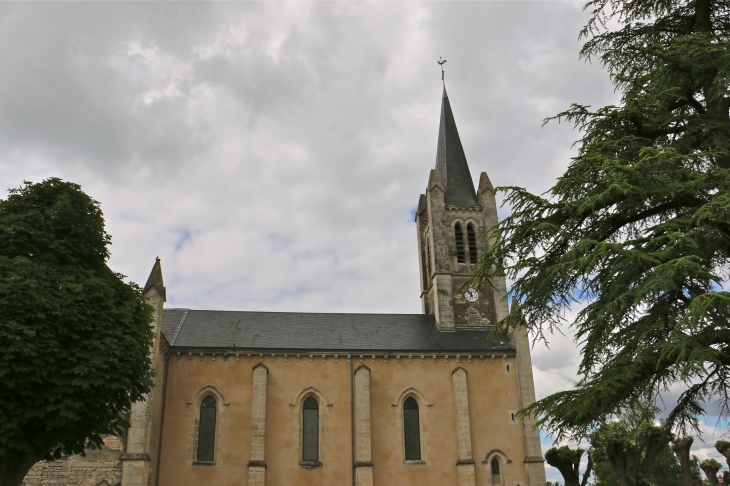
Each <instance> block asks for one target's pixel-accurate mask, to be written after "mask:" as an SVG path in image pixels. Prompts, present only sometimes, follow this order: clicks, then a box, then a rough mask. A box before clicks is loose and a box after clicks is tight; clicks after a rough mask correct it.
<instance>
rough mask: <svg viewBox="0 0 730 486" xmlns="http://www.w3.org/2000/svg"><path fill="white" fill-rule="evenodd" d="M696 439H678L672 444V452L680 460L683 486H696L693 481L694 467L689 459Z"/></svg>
mask: <svg viewBox="0 0 730 486" xmlns="http://www.w3.org/2000/svg"><path fill="white" fill-rule="evenodd" d="M692 442H694V438H692V437H685V438H683V439H677V440H675V441H674V444H672V450H673V451H674V453H675V454H676V455H677V459H679V467H680V468H681V469H682V486H694V481H693V479H692V466H691V461H690V458H689V450H690V448H691V447H692Z"/></svg>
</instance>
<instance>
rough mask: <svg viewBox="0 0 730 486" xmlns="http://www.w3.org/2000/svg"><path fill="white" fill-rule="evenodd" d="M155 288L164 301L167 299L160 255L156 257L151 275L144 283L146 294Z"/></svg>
mask: <svg viewBox="0 0 730 486" xmlns="http://www.w3.org/2000/svg"><path fill="white" fill-rule="evenodd" d="M151 289H155V290H156V291H157V293H158V294H160V297H162V300H163V301H167V295H166V292H165V284H164V283H163V282H162V265H160V257H157V258H156V259H155V264H154V265H153V266H152V271H151V272H150V276H149V277H148V278H147V283H146V284H144V290H143V291H142V292H143V293H144V294H146V293H147V291H149V290H151Z"/></svg>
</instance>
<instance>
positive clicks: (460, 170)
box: [436, 87, 479, 207]
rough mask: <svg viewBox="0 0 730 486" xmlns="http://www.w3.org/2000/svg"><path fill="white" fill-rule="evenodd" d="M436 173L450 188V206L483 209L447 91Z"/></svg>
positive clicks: (448, 199) (442, 106) (447, 199)
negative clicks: (480, 205) (480, 206)
mask: <svg viewBox="0 0 730 486" xmlns="http://www.w3.org/2000/svg"><path fill="white" fill-rule="evenodd" d="M436 172H438V174H439V176H440V177H441V180H442V181H443V183H444V184H445V185H446V195H445V202H446V204H449V205H452V206H462V207H474V206H478V205H479V203H478V201H477V193H476V191H475V190H474V181H473V180H472V178H471V173H470V172H469V164H467V162H466V155H465V154H464V147H462V145H461V139H460V138H459V132H458V131H457V130H456V120H454V114H453V113H452V111H451V103H450V102H449V95H448V94H446V88H445V87H444V95H443V99H442V100H441V123H440V125H439V140H438V148H437V149H436Z"/></svg>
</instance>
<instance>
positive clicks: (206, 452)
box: [198, 396, 217, 461]
mask: <svg viewBox="0 0 730 486" xmlns="http://www.w3.org/2000/svg"><path fill="white" fill-rule="evenodd" d="M216 408H217V407H216V401H215V398H213V397H212V396H207V397H205V398H204V399H203V401H202V403H201V404H200V421H199V425H198V461H213V459H214V457H215V455H214V454H215V420H216Z"/></svg>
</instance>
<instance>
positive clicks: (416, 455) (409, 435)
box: [403, 397, 421, 461]
mask: <svg viewBox="0 0 730 486" xmlns="http://www.w3.org/2000/svg"><path fill="white" fill-rule="evenodd" d="M403 435H404V438H405V448H406V461H420V460H421V430H420V428H419V424H418V402H416V399H415V398H413V397H408V398H406V401H405V402H404V403H403Z"/></svg>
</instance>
